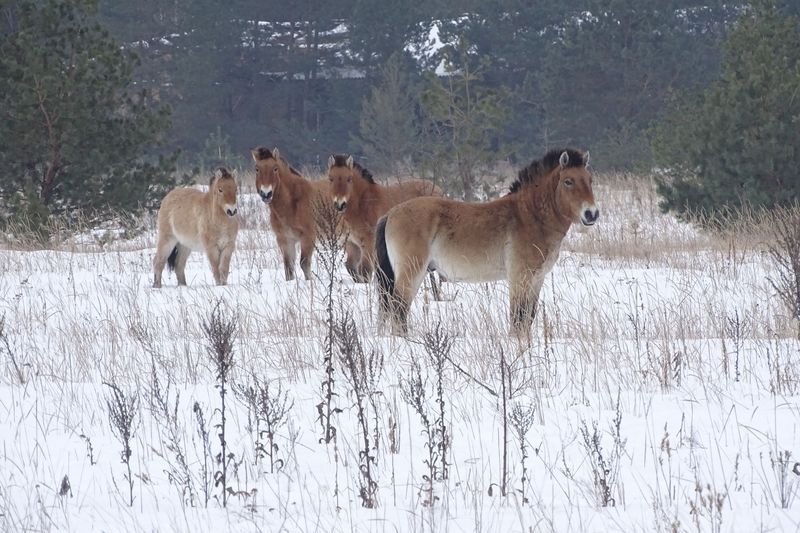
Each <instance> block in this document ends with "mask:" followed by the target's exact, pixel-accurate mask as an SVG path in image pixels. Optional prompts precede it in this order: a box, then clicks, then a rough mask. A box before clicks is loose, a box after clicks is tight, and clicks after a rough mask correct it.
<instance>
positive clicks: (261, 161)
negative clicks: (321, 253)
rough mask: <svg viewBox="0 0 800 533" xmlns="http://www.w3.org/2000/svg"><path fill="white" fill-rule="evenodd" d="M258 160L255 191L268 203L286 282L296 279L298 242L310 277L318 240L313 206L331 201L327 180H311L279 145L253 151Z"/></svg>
mask: <svg viewBox="0 0 800 533" xmlns="http://www.w3.org/2000/svg"><path fill="white" fill-rule="evenodd" d="M250 152H251V154H252V155H253V160H254V161H255V163H256V191H258V194H259V196H261V199H262V200H263V202H264V203H265V204H266V205H268V206H269V222H270V225H271V226H272V231H273V232H275V238H276V239H277V241H278V247H279V248H280V249H281V254H282V255H283V270H284V274H285V276H286V281H291V280H293V279H294V265H295V259H296V257H297V245H298V244H299V245H300V268H301V269H302V270H303V274H304V275H305V278H306V279H311V257H312V256H313V255H314V244H315V243H316V240H317V224H316V221H315V219H314V206H315V205H317V203H320V205H321V203H322V202H325V201H328V200H327V198H328V182H327V181H324V180H321V181H309V180H307V179H305V178H304V177H303V176H302V175H300V173H299V172H298V171H297V170H295V169H294V168H292V166H291V165H289V163H288V162H287V161H286V159H284V158H283V157H281V155H280V152H279V151H278V149H277V148H274V149H272V150H270V149H269V148H266V147H264V146H259V147H258V148H254V149H252V150H251V151H250Z"/></svg>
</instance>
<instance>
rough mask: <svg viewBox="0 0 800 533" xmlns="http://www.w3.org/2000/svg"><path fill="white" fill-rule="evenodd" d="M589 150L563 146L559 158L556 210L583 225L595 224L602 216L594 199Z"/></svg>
mask: <svg viewBox="0 0 800 533" xmlns="http://www.w3.org/2000/svg"><path fill="white" fill-rule="evenodd" d="M588 164H589V152H584V153H580V152H578V151H577V150H564V151H563V152H561V156H560V157H559V158H558V168H557V169H556V172H557V173H558V184H557V185H556V193H555V203H556V210H557V211H558V213H559V214H561V216H563V217H565V218H569V219H570V220H571V221H572V222H578V221H579V220H580V222H581V223H582V224H583V225H584V226H592V225H594V223H595V222H597V219H598V218H599V217H600V210H599V209H598V208H597V205H596V204H595V202H594V193H593V192H592V174H591V172H589V169H588Z"/></svg>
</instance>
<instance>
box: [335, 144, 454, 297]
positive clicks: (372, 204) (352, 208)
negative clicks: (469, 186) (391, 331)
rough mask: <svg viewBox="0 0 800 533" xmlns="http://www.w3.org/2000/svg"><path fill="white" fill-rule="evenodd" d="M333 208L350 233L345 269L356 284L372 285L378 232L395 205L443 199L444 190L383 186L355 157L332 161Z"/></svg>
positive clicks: (426, 184)
mask: <svg viewBox="0 0 800 533" xmlns="http://www.w3.org/2000/svg"><path fill="white" fill-rule="evenodd" d="M328 179H329V180H330V194H331V197H332V199H333V204H334V206H335V207H336V210H337V211H339V213H342V220H343V221H344V225H345V231H346V232H347V235H348V238H347V244H346V254H347V259H346V262H345V266H346V267H347V271H348V272H349V273H350V275H351V276H352V277H353V280H355V281H356V282H368V281H369V280H370V279H371V278H372V273H373V271H374V270H375V253H374V250H375V228H376V226H377V224H378V219H379V218H380V217H382V216H383V215H384V214H385V213H386V212H387V211H388V210H389V209H391V208H392V207H394V206H395V205H397V204H399V203H402V202H405V201H406V200H409V199H411V198H417V197H420V196H441V195H442V189H441V188H439V187H437V186H436V185H435V184H433V183H432V182H430V181H427V180H417V179H414V180H406V181H402V182H400V183H397V184H393V185H381V184H379V183H377V182H376V181H375V179H374V178H373V177H372V173H371V172H370V171H369V170H367V169H366V168H364V167H363V166H361V165H360V164H358V163H357V162H355V161H353V156H352V155H349V156H348V155H332V156H330V158H329V159H328Z"/></svg>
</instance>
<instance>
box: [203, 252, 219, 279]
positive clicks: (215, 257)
mask: <svg viewBox="0 0 800 533" xmlns="http://www.w3.org/2000/svg"><path fill="white" fill-rule="evenodd" d="M220 255H221V250H220V249H219V248H218V247H217V245H216V244H210V245H209V244H206V257H208V262H209V263H210V264H211V274H213V276H214V283H216V284H217V285H220V284H221V283H220V275H219V260H220Z"/></svg>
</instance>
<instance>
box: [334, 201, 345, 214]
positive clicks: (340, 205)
mask: <svg viewBox="0 0 800 533" xmlns="http://www.w3.org/2000/svg"><path fill="white" fill-rule="evenodd" d="M333 205H334V206H335V207H336V210H337V211H339V212H340V213H344V212H345V211H347V202H346V201H344V202H334V203H333Z"/></svg>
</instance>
